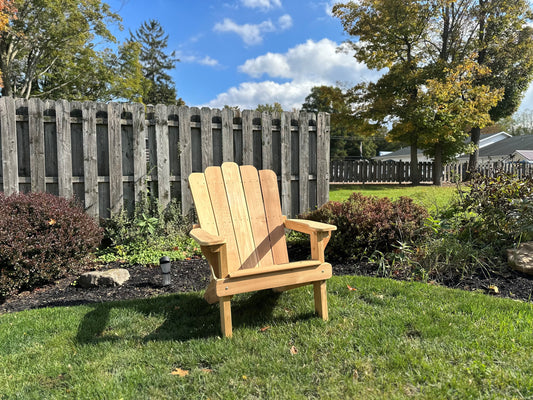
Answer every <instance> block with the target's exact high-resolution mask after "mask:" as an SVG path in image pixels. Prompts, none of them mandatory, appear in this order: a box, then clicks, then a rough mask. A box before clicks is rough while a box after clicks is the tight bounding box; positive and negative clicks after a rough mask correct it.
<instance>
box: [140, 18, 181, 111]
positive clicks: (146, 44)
mask: <svg viewBox="0 0 533 400" xmlns="http://www.w3.org/2000/svg"><path fill="white" fill-rule="evenodd" d="M130 41H132V42H137V43H139V44H140V46H141V52H140V61H141V65H142V71H143V75H144V77H145V78H146V79H147V80H148V82H149V83H150V84H149V85H148V87H147V88H146V90H145V92H144V95H143V102H144V103H145V104H178V105H181V104H184V102H183V100H181V99H178V100H176V97H177V93H176V87H175V83H174V81H173V80H172V77H171V76H170V75H169V74H168V73H167V72H168V71H170V70H172V69H174V67H175V65H176V63H177V62H178V61H179V60H178V59H177V58H175V52H172V53H170V54H167V53H166V52H165V50H166V48H167V46H168V35H165V31H164V30H163V27H162V26H161V24H160V23H159V22H158V21H156V20H153V19H151V20H149V21H145V22H143V23H142V24H141V26H140V28H139V29H137V31H135V33H132V32H130Z"/></svg>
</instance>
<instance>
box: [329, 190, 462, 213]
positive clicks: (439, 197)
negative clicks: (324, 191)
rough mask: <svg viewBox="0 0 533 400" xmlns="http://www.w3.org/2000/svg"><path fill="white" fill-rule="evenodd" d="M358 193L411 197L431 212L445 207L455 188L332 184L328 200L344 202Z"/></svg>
mask: <svg viewBox="0 0 533 400" xmlns="http://www.w3.org/2000/svg"><path fill="white" fill-rule="evenodd" d="M355 191H357V192H360V193H362V194H363V195H365V196H378V197H388V198H390V199H391V200H395V199H397V198H399V197H401V196H406V197H411V198H412V199H413V200H414V201H415V202H417V203H419V204H422V205H423V206H425V207H426V208H428V209H429V210H431V211H435V210H440V209H442V208H444V207H446V206H447V205H448V204H449V202H450V200H451V199H452V198H453V197H454V196H455V195H456V193H457V188H456V186H432V185H421V186H412V185H406V184H404V185H390V184H387V185H385V184H383V185H382V184H366V185H344V184H332V185H330V187H329V199H330V200H334V201H343V200H346V199H347V198H348V197H349V196H350V195H351V194H352V193H353V192H355Z"/></svg>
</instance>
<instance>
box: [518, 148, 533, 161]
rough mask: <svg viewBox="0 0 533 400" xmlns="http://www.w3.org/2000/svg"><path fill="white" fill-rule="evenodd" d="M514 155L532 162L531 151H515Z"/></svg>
mask: <svg viewBox="0 0 533 400" xmlns="http://www.w3.org/2000/svg"><path fill="white" fill-rule="evenodd" d="M515 153H518V154H520V155H521V156H522V157H523V158H524V159H525V160H528V161H533V150H516V151H515Z"/></svg>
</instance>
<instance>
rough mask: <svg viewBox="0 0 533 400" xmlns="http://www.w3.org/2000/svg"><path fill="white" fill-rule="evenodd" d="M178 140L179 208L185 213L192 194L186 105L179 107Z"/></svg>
mask: <svg viewBox="0 0 533 400" xmlns="http://www.w3.org/2000/svg"><path fill="white" fill-rule="evenodd" d="M179 140H180V167H181V208H182V211H183V213H184V214H187V213H189V211H190V210H191V207H192V205H193V203H192V194H191V191H190V190H189V185H188V177H189V175H190V174H191V173H192V152H191V116H190V114H189V108H188V107H180V108H179Z"/></svg>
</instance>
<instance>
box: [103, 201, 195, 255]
mask: <svg viewBox="0 0 533 400" xmlns="http://www.w3.org/2000/svg"><path fill="white" fill-rule="evenodd" d="M190 226H191V221H190V220H189V218H187V217H185V216H183V215H182V213H181V210H180V205H179V204H178V203H177V202H175V201H173V202H171V203H170V204H169V205H168V206H167V207H166V208H165V209H162V208H161V207H160V206H159V205H158V203H157V201H154V200H152V199H151V198H148V197H145V198H144V199H143V200H142V201H140V202H138V203H137V205H136V208H135V211H134V213H133V215H128V213H127V212H126V211H125V210H122V211H121V212H119V213H117V214H115V215H113V216H112V217H111V218H110V219H109V220H107V221H105V222H104V228H105V240H104V243H106V246H104V247H103V248H102V249H100V250H99V252H98V259H99V260H100V261H104V262H111V261H124V262H129V263H132V264H157V263H159V259H160V258H161V257H163V256H168V257H169V258H170V259H171V260H183V259H185V258H188V257H192V256H195V255H200V250H199V248H198V247H197V245H196V244H195V242H194V241H193V239H191V238H190V237H189V236H188V232H189V230H190Z"/></svg>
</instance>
